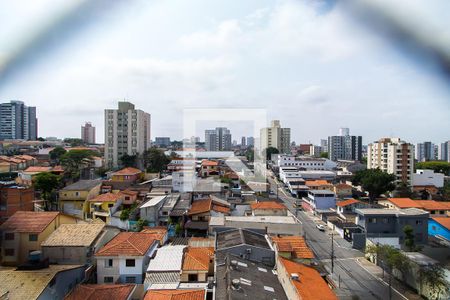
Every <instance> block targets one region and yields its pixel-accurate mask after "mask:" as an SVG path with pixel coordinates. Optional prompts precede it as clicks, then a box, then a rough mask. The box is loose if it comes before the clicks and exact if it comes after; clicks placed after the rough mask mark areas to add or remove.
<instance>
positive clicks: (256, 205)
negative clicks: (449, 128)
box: [250, 201, 287, 210]
mask: <svg viewBox="0 0 450 300" xmlns="http://www.w3.org/2000/svg"><path fill="white" fill-rule="evenodd" d="M250 207H251V208H252V209H253V210H255V209H287V208H286V206H285V205H284V204H281V203H278V202H275V201H264V202H253V203H252V204H250Z"/></svg>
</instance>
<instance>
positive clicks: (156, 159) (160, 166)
mask: <svg viewBox="0 0 450 300" xmlns="http://www.w3.org/2000/svg"><path fill="white" fill-rule="evenodd" d="M169 163H170V159H169V158H168V157H167V156H166V155H165V154H164V152H163V151H161V150H159V149H157V148H154V147H152V148H150V149H148V150H146V151H145V152H144V167H145V169H146V170H147V172H151V173H159V172H161V171H163V170H165V169H166V167H167V165H168V164H169Z"/></svg>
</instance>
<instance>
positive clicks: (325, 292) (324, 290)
mask: <svg viewBox="0 0 450 300" xmlns="http://www.w3.org/2000/svg"><path fill="white" fill-rule="evenodd" d="M278 259H279V260H280V262H281V264H282V265H283V266H284V268H285V270H286V272H287V275H288V276H289V277H291V274H296V275H298V279H297V280H294V279H290V283H291V284H292V285H293V286H294V287H295V289H296V291H297V294H298V297H299V299H302V300H316V299H318V296H319V295H320V297H319V298H320V299H321V300H337V299H338V298H337V297H336V295H335V294H334V293H333V291H332V290H331V289H330V287H329V286H328V284H327V283H326V282H325V280H324V279H323V278H322V276H320V274H319V272H318V271H317V270H316V269H314V268H311V267H308V266H306V265H304V264H301V263H296V262H293V261H291V260H288V259H285V258H282V257H279V258H278ZM278 271H279V272H281V270H278ZM312 287H314V288H312Z"/></svg>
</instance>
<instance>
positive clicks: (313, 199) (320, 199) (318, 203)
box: [302, 190, 336, 212]
mask: <svg viewBox="0 0 450 300" xmlns="http://www.w3.org/2000/svg"><path fill="white" fill-rule="evenodd" d="M302 207H303V209H304V210H307V211H315V212H318V211H326V210H330V209H334V208H335V207H336V197H335V195H334V193H333V192H332V191H330V190H310V191H308V197H303V202H302Z"/></svg>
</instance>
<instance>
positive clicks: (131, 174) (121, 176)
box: [111, 167, 144, 183]
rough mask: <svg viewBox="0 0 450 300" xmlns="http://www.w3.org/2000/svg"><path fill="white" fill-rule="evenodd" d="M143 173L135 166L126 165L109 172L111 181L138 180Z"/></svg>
mask: <svg viewBox="0 0 450 300" xmlns="http://www.w3.org/2000/svg"><path fill="white" fill-rule="evenodd" d="M143 176H144V173H143V172H142V171H141V170H139V169H136V168H132V167H127V168H123V169H121V170H119V171H117V172H114V173H112V174H111V180H112V181H127V182H133V183H135V182H138V181H141V180H142V178H143Z"/></svg>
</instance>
